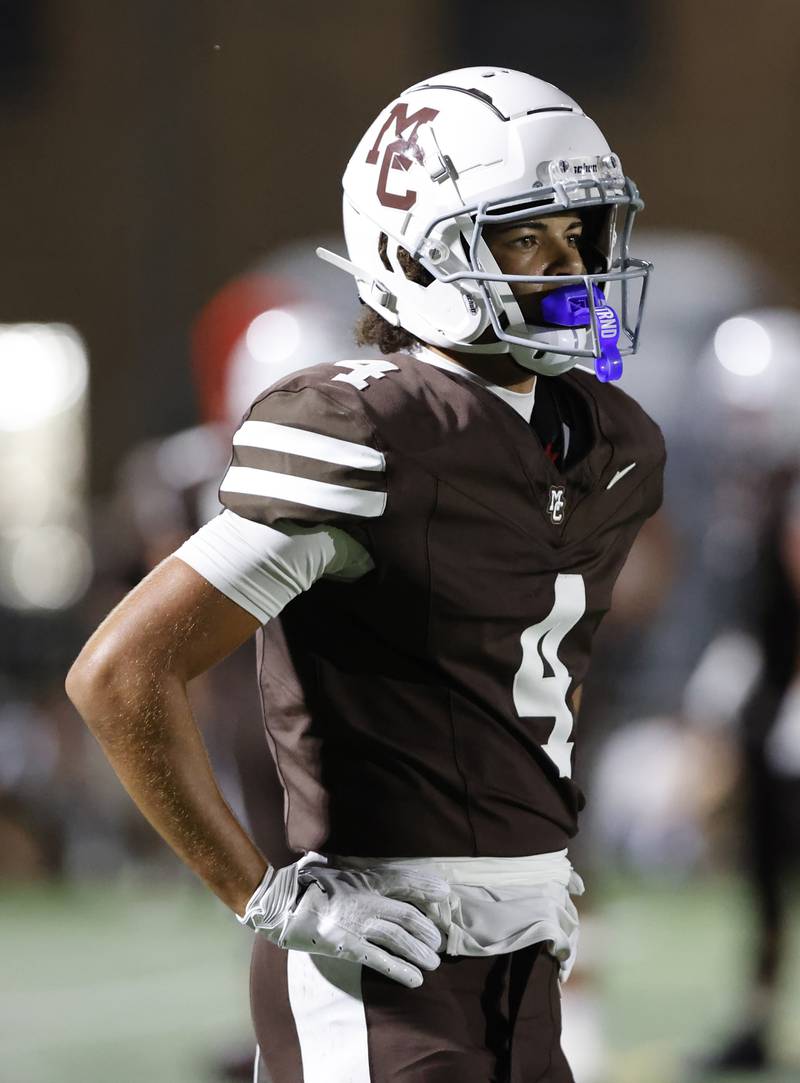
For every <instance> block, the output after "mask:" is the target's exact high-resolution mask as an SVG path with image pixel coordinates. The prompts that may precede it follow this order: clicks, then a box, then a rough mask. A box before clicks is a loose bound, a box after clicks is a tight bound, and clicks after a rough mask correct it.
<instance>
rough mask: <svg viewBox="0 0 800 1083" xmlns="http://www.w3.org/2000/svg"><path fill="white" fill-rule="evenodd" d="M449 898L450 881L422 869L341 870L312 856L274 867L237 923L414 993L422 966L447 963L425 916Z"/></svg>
mask: <svg viewBox="0 0 800 1083" xmlns="http://www.w3.org/2000/svg"><path fill="white" fill-rule="evenodd" d="M449 893H450V888H449V885H448V883H447V881H446V880H443V879H441V877H439V876H434V875H431V874H430V873H427V872H425V871H423V870H422V869H409V868H403V869H397V868H394V867H392V866H391V865H382V864H380V863H379V862H376V864H375V865H374V866H371V867H370V868H368V869H359V870H356V869H336V868H332V867H330V866H329V865H328V862H327V858H325V857H323V856H322V855H321V854H316V853H314V852H313V851H312V852H310V853H308V854H306V855H305V857H302V858H300V860H299V861H296V862H295V863H294V864H293V865H289V866H288V867H287V868H285V869H280V870H278V871H276V870H275V869H273V868H271V867H270V868H269V869H268V870H267V874H266V876H265V877H264V880H263V881H262V883H261V884H260V885H259V886H258V887H257V888H256V890H255V892H254V893H253V896H252V898H251V899H250V901H249V902H248V904H247V909H246V910H245V912H244V915H243V916H242V917H239V918H238V920H239V921H240V923H241V924H242V925H248V926H249V927H250V928H251V929H256V930H257V931H258V932H260V933H262V934H263V935H264V936H266V937H268V939H270V940H271V941H272V942H273V943H275V944H278V945H279V946H280V947H282V948H291V949H293V950H294V951H307V952H310V953H312V954H315V955H330V956H333V957H334V958H340V959H347V960H349V961H350V962H353V963H361V964H362V965H363V966H369V967H371V968H372V969H373V970H377V971H379V972H380V973H381V974H386V976H387V977H389V978H391V979H392V980H393V981H397V982H399V983H400V984H401V985H406V986H408V988H409V989H416V988H417V987H418V986H420V985H422V973H421V970H420V967H421V968H422V969H423V970H435V969H436V967H437V966H439V963H440V962H441V960H440V958H439V956H438V955H437V954H436V951H437V949H439V948H440V947H441V946H442V937H441V934H440V932H439V930H438V929H437V928H436V926H435V925H434V923H433V922H432V921H431V920H430V918H429V917H426V916H425V914H424V913H422V912H421V911H423V910H428V911H430V909H431V907H432V906H433V905H435V904H436V903H437V902H441V901H442V900H443V899H445V898H447V896H448V894H449ZM237 917H238V915H237Z"/></svg>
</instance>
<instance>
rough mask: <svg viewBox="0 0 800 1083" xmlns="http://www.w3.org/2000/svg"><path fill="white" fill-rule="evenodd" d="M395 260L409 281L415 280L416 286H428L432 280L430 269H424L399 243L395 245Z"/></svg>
mask: <svg viewBox="0 0 800 1083" xmlns="http://www.w3.org/2000/svg"><path fill="white" fill-rule="evenodd" d="M397 262H398V263H399V264H400V266H401V267H402V269H403V274H404V275H405V276H406V278H407V279H408V280H409V282H416V284H417V285H418V286H430V284H431V282H433V281H434V278H433V275H432V274H431V273H430V271H428V270H426V269H425V268H424V267H423V266H422V264H421V263H418V262H417V261H416V260H415V259H412V257H411V255H410V253H409V252H407V251H406V250H405V248H401V247H400V246H399V245H398V246H397Z"/></svg>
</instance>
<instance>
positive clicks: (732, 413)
mask: <svg viewBox="0 0 800 1083" xmlns="http://www.w3.org/2000/svg"><path fill="white" fill-rule="evenodd" d="M798 55H800V5H798V4H797V3H796V2H795V0H762V3H761V4H759V5H757V6H756V7H754V6H753V5H752V4H749V3H745V2H744V0H706V2H704V3H702V4H699V3H696V2H694V0H670V2H669V3H662V2H657V0H616V2H615V3H614V4H613V5H610V6H609V5H605V6H603V5H598V4H597V3H595V2H593V0H573V2H572V3H571V4H569V5H567V4H563V3H562V2H561V0H537V3H513V2H510V0H495V2H493V3H492V4H491V5H490V4H487V3H485V2H481V0H460V2H456V0H407V2H406V3H404V4H402V5H376V6H372V7H367V6H365V5H361V4H354V3H353V4H350V3H347V2H346V0H345V2H343V3H339V4H335V5H329V4H322V3H317V2H310V3H306V4H303V5H296V6H295V7H291V6H289V5H280V6H279V5H273V4H270V3H267V2H265V0H171V2H170V3H168V4H159V3H156V2H155V0H137V2H133V0H119V2H117V3H114V4H107V3H102V2H100V0H59V2H56V0H0V145H2V148H3V166H2V187H1V189H0V190H2V195H3V198H2V204H1V205H0V206H1V207H2V211H1V212H0V213H2V248H1V249H0V251H1V253H2V254H1V255H0V478H1V479H2V480H1V481H0V960H2V966H0V1081H2V1083H56V1081H58V1083H78V1081H80V1083H99V1081H101V1080H102V1081H106V1080H109V1079H113V1080H115V1081H118V1083H129V1081H130V1083H133V1081H140V1080H147V1081H148V1083H162V1081H163V1083H194V1081H197V1083H202V1081H204V1080H212V1079H215V1078H217V1079H218V1078H236V1076H235V1071H236V1066H237V1063H238V1062H239V1061H241V1060H242V1059H246V1057H247V1056H249V1050H250V1046H251V1045H252V1037H251V1033H250V1029H249V1022H248V1009H247V965H248V943H247V937H245V936H243V934H242V933H241V930H239V929H238V927H236V926H235V923H233V922H232V919H231V917H230V915H229V914H227V913H226V912H225V911H224V909H223V908H222V907H221V906H220V905H219V904H218V903H216V902H215V900H213V899H211V898H210V897H207V895H206V894H205V893H204V891H203V890H202V889H201V888H200V887H199V886H198V885H196V884H195V883H193V882H192V881H191V879H190V878H189V877H188V875H187V874H185V873H184V872H183V870H182V869H181V868H180V867H179V866H178V863H177V861H176V860H175V859H173V858H172V856H171V855H170V854H169V853H168V852H167V851H166V849H165V847H164V846H163V845H162V844H161V843H160V842H159V840H158V839H157V838H155V836H154V835H153V833H152V832H151V831H150V829H149V828H148V827H147V826H146V824H144V822H143V821H142V820H141V818H140V817H139V816H138V815H137V814H136V813H135V811H134V810H133V808H132V806H131V805H130V802H129V801H128V799H127V798H126V797H125V795H124V793H122V791H121V789H120V788H119V786H118V785H117V783H116V781H115V779H114V778H113V776H112V775H111V772H110V770H109V769H108V768H107V767H106V765H105V763H104V761H103V759H102V757H101V756H100V755H99V753H98V752H97V749H96V748H95V747H94V744H93V741H92V739H91V738H90V737H89V736H88V734H87V733H86V732H84V729H83V727H82V724H81V723H80V721H79V719H78V717H77V716H76V714H75V712H74V711H73V709H72V707H71V705H70V704H69V703H68V702H67V701H66V698H65V696H64V693H63V679H64V675H65V672H66V669H67V668H68V666H69V664H70V662H71V661H72V659H73V658H74V656H75V654H76V653H77V651H78V650H79V648H80V646H81V645H82V643H83V641H84V640H85V638H86V637H87V635H88V634H89V632H90V631H91V630H92V629H93V628H94V627H95V626H96V624H97V623H98V622H99V620H100V619H101V618H102V616H103V615H104V614H105V613H106V612H107V611H108V610H109V608H110V607H111V606H112V605H114V604H115V602H116V601H117V600H118V599H119V598H120V597H121V596H122V595H123V594H124V593H125V592H126V591H127V590H128V589H130V587H131V586H132V585H133V584H134V583H135V582H137V581H138V579H139V578H140V577H141V576H142V575H143V574H144V573H145V572H146V571H147V570H148V569H149V568H150V567H152V566H153V565H154V564H155V563H157V562H158V561H159V560H160V559H162V558H163V557H164V556H165V555H166V554H168V553H170V552H171V551H172V550H173V549H174V548H175V547H176V546H177V545H178V544H179V543H180V541H181V540H182V539H183V538H184V537H186V536H187V535H188V533H190V532H191V531H192V530H194V529H195V528H196V526H197V525H199V523H201V522H203V521H205V519H207V518H209V517H210V516H211V515H213V514H215V512H216V507H217V505H216V497H215V488H216V484H217V482H218V481H219V478H220V476H221V474H222V471H223V470H224V467H225V464H226V461H227V442H228V439H229V435H230V432H231V431H232V429H233V428H234V427H235V424H236V421H237V420H238V416H239V414H240V412H241V411H242V410H243V409H244V407H245V406H246V404H247V402H248V401H249V399H250V397H251V396H252V395H253V394H254V393H255V392H256V391H257V390H259V389H260V388H261V387H263V386H267V385H268V384H269V383H271V382H272V381H273V380H274V379H276V378H277V377H278V376H279V375H281V374H282V373H283V372H284V371H288V370H291V369H292V368H299V367H303V366H304V365H307V364H311V363H316V362H317V361H319V360H324V359H326V358H328V357H329V356H332V355H333V354H334V353H335V354H336V355H337V356H340V357H342V356H348V355H352V354H353V353H354V349H355V348H354V346H353V344H352V341H351V338H350V327H351V325H352V322H353V319H354V317H355V314H356V304H355V299H354V297H353V296H351V294H350V292H349V291H350V285H349V282H348V281H347V280H346V279H345V278H344V276H339V275H337V274H336V273H335V272H334V271H330V270H328V269H326V268H325V267H324V266H323V265H321V264H319V262H318V261H315V260H314V258H313V255H312V253H313V248H314V246H315V245H316V244H317V243H320V241H321V239H323V238H324V239H325V240H326V242H327V243H328V244H329V245H330V246H331V247H338V246H340V244H341V241H340V239H339V238H338V235H337V230H338V222H339V199H340V196H339V193H340V176H341V172H342V169H343V166H344V164H345V162H346V159H347V157H348V155H349V153H350V150H351V148H352V146H353V145H354V142H355V141H356V139H357V138H358V137H359V135H360V134H361V132H362V131H363V129H364V128H365V126H366V125H367V123H368V122H369V121H370V120H371V119H372V117H373V116H374V114H375V113H376V111H377V109H378V108H379V107H380V106H381V105H382V104H383V103H384V102H385V101H388V100H389V99H390V98H391V97H392V96H393V95H394V94H396V93H397V92H398V91H399V90H400V89H402V88H403V87H405V86H408V85H410V84H412V83H414V82H416V81H417V80H419V79H420V78H422V77H424V76H425V75H427V74H431V73H433V72H436V71H443V70H447V69H449V68H455V67H461V66H465V65H470V64H479V63H485V62H487V61H488V62H491V63H501V64H504V65H506V66H509V67H518V68H522V69H524V70H528V71H531V72H532V73H534V74H536V75H539V76H541V77H543V78H545V79H550V80H552V81H553V82H555V83H557V84H558V85H561V86H563V87H564V88H565V89H566V90H567V91H568V92H569V93H570V94H572V95H573V96H574V97H576V98H577V99H578V100H579V101H580V102H581V104H582V105H583V106H584V108H585V109H586V111H587V112H588V113H589V114H590V115H591V116H593V117H595V118H596V119H597V120H598V121H599V122H600V123H601V125H602V127H603V129H604V131H605V132H606V133H607V135H608V136H609V139H610V141H611V143H612V146H614V147H615V148H616V150H617V151H618V152H619V153H620V155H621V157H622V160H623V162H624V163H625V165H626V167H627V171H628V172H629V173H630V174H631V175H632V176H633V177H634V178H635V179H636V181H637V182H638V183H639V185H640V188H641V190H642V193H643V195H644V197H645V200H646V203H647V210H646V212H645V215H644V216H643V217H642V219H641V225H642V231H641V233H640V236H639V239H638V244H637V249H638V252H637V254H639V255H641V256H644V257H645V258H649V259H652V260H653V261H654V262H655V264H656V274H655V277H654V284H653V291H652V298H651V303H650V307H649V312H648V313H647V315H646V321H645V328H644V335H643V340H644V347H643V350H642V353H641V355H640V357H638V358H635V359H633V360H632V361H631V362H629V364H628V366H627V372H626V376H625V378H624V381H623V386H624V387H625V388H626V389H627V390H628V391H629V392H630V393H631V394H633V395H634V396H635V397H637V398H639V399H640V400H641V401H642V402H643V404H644V405H645V406H646V408H647V409H649V410H650V412H651V413H652V414H653V416H654V417H655V418H656V419H657V420H658V421H659V422H660V423H661V424H662V427H663V428H664V430H665V432H666V435H667V439H668V447H669V450H670V462H669V466H668V477H667V491H666V498H665V504H664V509H663V512H662V513H661V515H660V516H659V517H658V519H657V520H654V521H653V522H652V523H651V524H650V525H649V527H648V529H647V530H646V531H645V533H644V534H643V536H642V538H641V540H640V542H639V543H638V545H637V547H636V549H635V550H634V552H633V554H632V555H631V559H630V561H629V563H628V565H627V567H626V569H625V572H624V575H623V577H622V579H621V581H620V584H619V588H618V591H617V598H616V608H615V611H614V612H613V614H612V615H611V617H609V619H608V621H607V623H606V624H605V625H604V627H603V629H602V632H601V637H600V642H599V644H598V650H597V658H596V663H595V670H594V673H593V675H592V679H591V681H590V683H589V686H588V687H587V691H586V695H585V697H584V708H583V712H582V715H581V720H580V731H581V741H582V744H583V751H582V752H581V759H580V764H579V770H580V772H581V773H582V777H583V781H584V783H585V785H586V787H587V789H588V793H589V807H588V809H587V812H586V813H585V821H584V832H583V835H582V838H581V840H580V841H579V843H578V845H577V846H576V848H575V851H574V860H575V863H576V864H577V865H578V866H579V867H580V868H581V871H582V872H583V873H584V875H585V879H586V881H587V885H588V889H589V890H588V893H587V896H586V897H585V899H584V900H583V912H584V915H585V934H584V951H583V961H582V964H581V967H580V968H579V970H578V971H577V972H576V974H575V976H574V977H573V979H572V980H571V982H570V984H569V986H568V987H567V990H566V994H565V995H566V999H565V1013H566V1025H565V1043H566V1045H567V1048H568V1050H569V1052H570V1055H571V1057H572V1058H573V1061H574V1066H575V1072H576V1079H577V1083H612V1081H613V1083H683V1081H693V1083H710V1081H712V1080H716V1079H726V1080H734V1081H740V1080H743V1079H759V1080H765V1081H772V1083H778V1081H788V1080H790V1079H791V1080H794V1079H797V1078H798V1073H800V1036H799V1035H798V1029H797V1025H796V1019H797V1013H798V1009H799V1008H800V950H799V949H798V939H797V934H798V929H797V908H796V899H797V895H796V891H793V888H792V881H793V878H794V875H795V874H794V871H793V870H794V859H795V856H796V854H797V853H798V851H799V850H800V830H798V823H800V820H799V819H798V811H800V800H799V799H798V796H799V795H800V703H798V700H799V699H800V693H798V691H797V688H798V687H800V686H798V685H797V684H796V682H795V675H796V672H797V668H798V658H799V657H800V652H799V651H798V646H799V645H800V638H799V637H798V625H799V624H800V622H799V621H798V611H800V604H798V599H800V487H798V482H797V477H798V474H799V473H800V396H798V393H797V378H796V372H797V367H798V365H800V314H798V310H797V309H796V308H795V307H793V306H796V305H797V304H798V300H797V299H798V291H799V290H800V261H798V257H797V252H798V240H800V237H799V236H798V233H799V230H798V224H797V223H798V220H797V213H796V209H795V207H794V204H793V202H792V200H793V198H794V196H795V193H794V185H795V183H796V177H797V175H798V172H800V149H799V147H800V143H799V142H798V140H797V136H796V127H797V124H796V109H795V108H794V106H796V103H797V101H798V100H800V67H798V64H797V57H798ZM340 279H341V280H340ZM253 665H254V662H253V658H252V655H251V651H250V649H247V648H246V649H243V650H242V651H241V652H240V653H239V654H238V655H236V656H234V658H232V659H230V660H229V661H227V662H226V663H225V664H224V665H223V666H220V667H218V669H217V670H215V671H213V672H212V674H210V675H208V676H207V677H205V678H202V679H201V680H199V681H197V682H195V686H194V688H193V692H194V699H195V706H196V711H197V716H198V719H199V721H200V723H201V725H202V728H203V731H204V733H205V736H206V739H207V743H208V745H209V749H210V752H211V755H212V758H213V760H214V763H215V766H216V769H217V771H218V773H219V776H220V778H221V780H222V784H223V788H224V789H225V792H226V794H227V796H228V797H229V800H230V801H231V802H232V803H233V804H234V806H235V807H236V808H237V809H238V810H240V811H241V814H242V815H243V816H245V817H246V818H247V819H248V822H249V823H250V825H251V827H252V830H253V832H254V833H255V834H256V836H257V837H258V839H259V841H260V842H261V845H262V846H263V847H264V848H265V850H266V852H267V854H268V855H269V856H270V857H272V858H273V859H274V860H275V861H280V860H281V858H282V857H283V856H284V850H283V841H282V838H281V833H280V829H279V824H278V817H279V815H280V802H279V799H278V796H277V791H276V786H275V780H274V776H273V775H272V773H271V770H270V765H269V762H268V759H267V754H266V749H265V747H264V745H263V742H262V739H261V734H260V724H259V713H258V707H257V700H256V689H255V681H254V679H253V676H254V673H253ZM723 1068H724V1069H725V1070H724V1071H723V1070H722V1069H723ZM242 1070H243V1069H242ZM226 1072H227V1076H226V1074H225V1073H226ZM241 1078H245V1076H244V1075H242V1076H241Z"/></svg>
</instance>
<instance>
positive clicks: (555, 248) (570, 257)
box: [544, 240, 586, 275]
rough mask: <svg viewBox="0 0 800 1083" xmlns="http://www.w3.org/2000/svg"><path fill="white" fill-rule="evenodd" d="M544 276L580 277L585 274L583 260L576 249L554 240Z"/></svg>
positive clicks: (566, 242)
mask: <svg viewBox="0 0 800 1083" xmlns="http://www.w3.org/2000/svg"><path fill="white" fill-rule="evenodd" d="M544 273H545V274H548V275H582V274H585V273H586V267H585V266H584V262H583V258H582V257H581V254H580V252H579V251H578V249H577V248H574V247H573V246H572V245H571V244H570V243H569V242H568V241H566V240H564V241H558V240H554V241H553V242H552V248H551V249H550V252H549V253H548V260H547V267H546V269H545V272H544Z"/></svg>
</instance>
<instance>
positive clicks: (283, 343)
mask: <svg viewBox="0 0 800 1083" xmlns="http://www.w3.org/2000/svg"><path fill="white" fill-rule="evenodd" d="M246 342H247V348H248V350H249V351H250V353H251V354H252V356H253V358H254V359H255V360H256V361H258V362H260V363H261V364H265V365H274V364H279V363H280V362H281V361H285V360H286V359H287V358H288V357H291V356H292V354H293V353H294V352H295V350H296V349H297V347H298V346H299V345H300V323H299V321H298V320H297V319H296V317H294V316H293V315H292V314H291V312H286V311H285V310H284V309H282V308H271V309H269V310H268V311H267V312H262V313H261V315H260V316H256V318H255V319H254V320H253V321H252V323H251V324H250V326H249V327H248V328H247V333H246Z"/></svg>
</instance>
